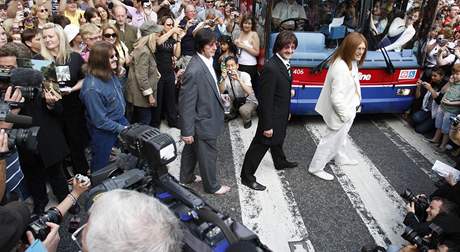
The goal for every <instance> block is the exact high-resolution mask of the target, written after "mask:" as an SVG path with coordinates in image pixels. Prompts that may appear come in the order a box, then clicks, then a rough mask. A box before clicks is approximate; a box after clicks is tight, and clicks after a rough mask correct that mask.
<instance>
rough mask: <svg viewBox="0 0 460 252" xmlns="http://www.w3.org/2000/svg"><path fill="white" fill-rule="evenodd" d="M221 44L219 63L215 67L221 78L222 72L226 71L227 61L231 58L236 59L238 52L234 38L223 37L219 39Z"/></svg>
mask: <svg viewBox="0 0 460 252" xmlns="http://www.w3.org/2000/svg"><path fill="white" fill-rule="evenodd" d="M219 43H220V53H219V57H218V58H217V62H216V64H215V65H214V66H215V67H214V68H215V70H216V73H217V76H221V74H222V72H224V71H225V59H226V58H227V57H229V56H232V57H235V56H236V52H237V50H238V49H237V47H236V45H235V44H233V41H232V37H230V36H228V35H223V36H222V37H220V39H219Z"/></svg>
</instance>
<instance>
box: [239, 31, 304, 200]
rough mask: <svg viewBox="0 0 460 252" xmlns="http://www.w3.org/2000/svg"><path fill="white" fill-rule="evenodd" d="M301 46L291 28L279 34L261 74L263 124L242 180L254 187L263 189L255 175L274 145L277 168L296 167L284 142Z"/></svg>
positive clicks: (260, 120)
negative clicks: (293, 59)
mask: <svg viewBox="0 0 460 252" xmlns="http://www.w3.org/2000/svg"><path fill="white" fill-rule="evenodd" d="M295 48H297V38H296V36H295V35H294V33H293V32H291V31H282V32H280V33H279V34H278V36H277V37H276V40H275V44H274V47H273V54H274V55H273V56H272V57H271V58H270V59H269V60H268V61H267V62H266V63H265V66H264V69H263V71H262V74H261V76H260V91H259V97H258V100H259V107H258V113H257V114H258V116H259V124H258V125H257V131H256V135H255V137H254V139H253V140H252V142H251V145H250V146H249V149H248V151H247V152H246V156H245V157H244V162H243V168H242V170H241V175H240V176H241V183H242V184H243V185H245V186H247V187H249V188H251V189H254V190H259V191H263V190H265V186H263V185H261V184H259V183H258V182H257V181H256V177H255V176H254V174H255V172H256V170H257V168H258V166H259V164H260V162H261V161H262V158H263V157H264V155H265V153H266V152H267V150H268V149H269V148H270V150H271V154H272V158H273V163H274V164H275V169H276V170H284V169H286V168H294V167H296V166H297V163H295V162H289V161H287V160H286V156H285V155H284V151H283V142H284V138H285V136H286V127H287V123H288V118H289V106H290V104H291V73H290V65H289V59H290V58H291V57H292V54H293V53H294V50H295Z"/></svg>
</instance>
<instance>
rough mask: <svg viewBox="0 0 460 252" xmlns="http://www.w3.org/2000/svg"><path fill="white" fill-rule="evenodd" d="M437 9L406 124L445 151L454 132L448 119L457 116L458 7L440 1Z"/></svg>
mask: <svg viewBox="0 0 460 252" xmlns="http://www.w3.org/2000/svg"><path fill="white" fill-rule="evenodd" d="M438 8H439V11H438V12H437V13H438V15H437V17H436V19H435V21H434V24H433V27H432V30H431V32H430V34H429V36H428V37H427V39H426V42H425V43H424V44H423V45H422V56H423V73H422V77H421V79H420V80H419V81H418V82H417V88H416V102H415V103H414V105H413V107H412V111H411V112H412V113H411V117H410V119H411V120H410V122H411V123H412V125H413V126H414V128H415V130H416V131H417V132H418V133H421V134H424V135H425V136H426V137H427V138H428V141H429V142H431V143H433V144H435V145H436V146H437V148H438V151H440V152H445V151H446V149H447V148H449V144H448V143H449V132H450V131H451V129H454V127H452V118H455V117H456V116H457V115H458V114H459V113H460V106H459V105H460V104H459V103H458V100H459V99H460V93H459V92H458V90H459V88H458V85H457V83H458V82H459V81H460V68H459V65H456V64H458V63H460V59H459V57H460V19H459V17H460V16H459V15H458V14H459V11H460V8H459V6H458V5H457V4H455V3H450V4H448V3H446V2H444V1H440V3H439V6H438ZM455 128H456V127H455ZM450 146H452V144H451V145H450ZM456 155H458V154H456Z"/></svg>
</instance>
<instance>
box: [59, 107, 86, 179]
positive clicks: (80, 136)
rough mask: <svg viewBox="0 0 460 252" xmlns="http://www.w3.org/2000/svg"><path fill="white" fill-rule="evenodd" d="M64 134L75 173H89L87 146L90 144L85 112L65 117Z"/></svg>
mask: <svg viewBox="0 0 460 252" xmlns="http://www.w3.org/2000/svg"><path fill="white" fill-rule="evenodd" d="M62 121H63V126H64V130H63V131H64V136H65V139H66V141H67V145H69V148H70V157H71V159H72V168H73V172H74V174H82V175H87V174H88V171H89V164H88V160H86V156H85V148H86V147H88V145H89V133H88V130H87V128H86V120H85V118H84V115H83V113H82V114H77V115H75V116H73V117H66V118H63V120H62Z"/></svg>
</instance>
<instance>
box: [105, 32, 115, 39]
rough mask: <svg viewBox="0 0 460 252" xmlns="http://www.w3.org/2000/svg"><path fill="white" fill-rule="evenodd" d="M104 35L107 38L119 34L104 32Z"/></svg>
mask: <svg viewBox="0 0 460 252" xmlns="http://www.w3.org/2000/svg"><path fill="white" fill-rule="evenodd" d="M104 37H106V38H110V37H112V38H116V37H117V34H116V33H104Z"/></svg>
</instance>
